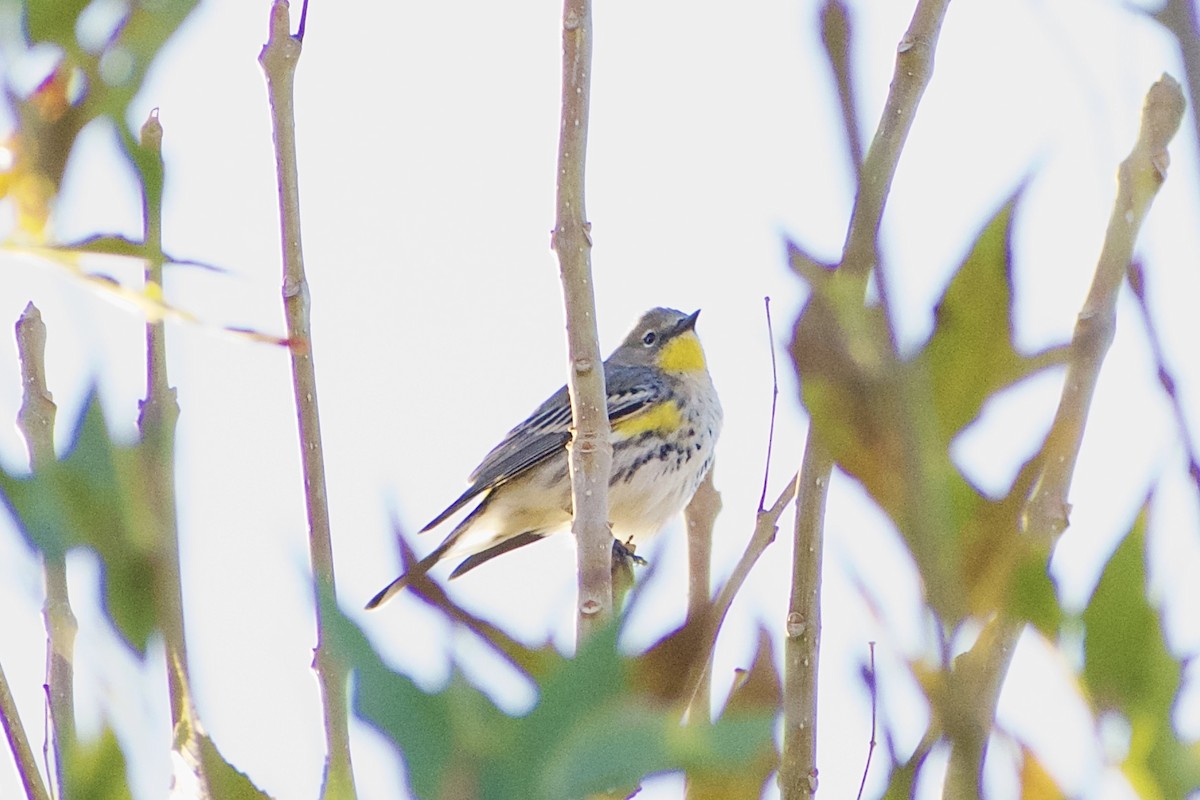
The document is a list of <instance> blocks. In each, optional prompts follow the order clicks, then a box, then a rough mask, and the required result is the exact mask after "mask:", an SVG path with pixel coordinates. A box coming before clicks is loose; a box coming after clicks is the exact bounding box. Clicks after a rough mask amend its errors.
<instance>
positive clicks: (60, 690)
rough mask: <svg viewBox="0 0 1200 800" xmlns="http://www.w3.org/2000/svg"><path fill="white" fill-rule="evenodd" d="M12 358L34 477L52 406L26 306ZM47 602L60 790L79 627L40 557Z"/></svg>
mask: <svg viewBox="0 0 1200 800" xmlns="http://www.w3.org/2000/svg"><path fill="white" fill-rule="evenodd" d="M17 353H18V354H19V356H20V359H21V385H22V387H23V389H24V391H23V394H22V398H21V409H20V411H18V412H17V427H18V428H20V430H21V435H22V436H23V437H24V438H25V447H26V448H27V449H28V451H29V466H30V467H31V468H32V469H33V470H34V471H35V472H36V471H37V470H39V469H42V468H43V467H45V466H46V465H47V464H50V463H52V462H53V461H54V418H55V416H56V413H57V410H58V409H57V406H55V404H54V398H53V396H52V395H51V394H50V389H49V388H48V387H47V385H46V324H45V323H44V322H43V321H42V314H41V312H40V311H38V309H37V306H35V305H34V304H33V303H29V304H28V305H26V306H25V311H24V312H22V314H21V317H20V319H18V320H17ZM42 558H43V563H42V569H43V571H44V572H45V576H46V602H45V605H43V606H42V618H43V620H44V621H45V625H46V687H47V694H48V697H49V701H50V729H51V735H52V747H53V750H54V770H53V775H54V784H55V785H57V786H58V787H60V791H61V787H62V785H63V753H64V751H65V750H66V749H67V748H69V747H70V746H71V745H72V744H73V743H74V741H75V674H74V673H75V664H74V661H75V633H76V631H78V629H79V624H78V623H77V622H76V621H75V614H74V612H73V611H72V610H71V599H70V597H69V595H68V592H67V562H66V557H65V556H64V555H62V554H46V553H44V554H43V556H42Z"/></svg>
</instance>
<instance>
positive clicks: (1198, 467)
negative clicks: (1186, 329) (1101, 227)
mask: <svg viewBox="0 0 1200 800" xmlns="http://www.w3.org/2000/svg"><path fill="white" fill-rule="evenodd" d="M1129 285H1130V287H1132V289H1133V296H1134V297H1136V298H1137V302H1138V308H1140V309H1141V310H1142V319H1143V321H1144V322H1145V323H1146V338H1147V339H1149V340H1150V352H1152V353H1153V354H1154V363H1155V364H1156V365H1157V368H1158V382H1159V383H1160V384H1162V387H1163V391H1164V392H1166V393H1167V397H1168V398H1169V399H1170V401H1171V410H1172V412H1173V413H1174V414H1175V424H1176V425H1177V426H1178V427H1179V438H1180V439H1182V440H1183V452H1184V455H1185V456H1186V457H1187V461H1188V475H1190V476H1191V478H1192V483H1193V484H1195V487H1196V494H1197V497H1200V458H1197V456H1196V448H1195V445H1194V444H1193V442H1194V441H1195V440H1194V439H1193V438H1192V433H1191V430H1190V428H1189V426H1188V421H1187V414H1186V413H1184V410H1183V401H1181V400H1180V399H1179V388H1178V386H1177V385H1176V383H1175V378H1174V377H1173V376H1172V375H1171V370H1170V369H1169V368H1168V367H1167V358H1166V353H1165V351H1164V350H1163V346H1162V340H1161V339H1160V338H1159V336H1158V326H1157V325H1155V324H1154V316H1153V315H1152V314H1151V313H1150V305H1149V303H1148V302H1147V300H1146V276H1145V272H1144V270H1143V269H1142V265H1141V263H1140V262H1138V261H1134V262H1131V263H1130V265H1129Z"/></svg>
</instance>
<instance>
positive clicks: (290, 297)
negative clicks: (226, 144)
mask: <svg viewBox="0 0 1200 800" xmlns="http://www.w3.org/2000/svg"><path fill="white" fill-rule="evenodd" d="M290 25H291V19H290V15H289V13H288V3H287V0H275V2H274V3H273V5H272V6H271V17H270V35H269V37H268V39H267V43H266V44H265V45H264V46H263V49H262V52H261V53H260V54H259V57H258V61H259V64H260V65H261V66H262V69H263V73H264V75H265V76H266V79H267V93H268V95H269V97H270V103H271V121H272V127H273V129H274V132H275V168H276V176H277V180H278V188H279V218H280V234H281V240H282V250H283V308H284V316H285V318H286V321H287V332H288V339H289V341H291V342H304V343H310V342H311V341H312V327H311V318H310V315H309V294H308V279H307V278H306V277H305V274H304V252H303V249H302V248H301V243H300V185H299V184H300V181H299V176H298V174H297V164H296V115H295V106H294V92H293V89H294V86H295V80H296V63H297V62H298V61H299V59H300V53H301V43H300V40H299V39H298V38H296V37H295V36H292V34H291V28H290ZM291 359H292V391H293V396H294V397H295V403H296V416H297V420H298V423H299V429H300V430H299V433H300V454H301V465H302V467H303V472H304V498H305V505H306V508H307V511H308V534H309V557H310V559H311V562H312V570H313V606H314V609H315V613H316V615H317V643H316V648H315V656H314V659H313V665H314V667H315V669H316V673H317V680H318V682H319V683H320V686H321V700H322V705H323V712H324V719H325V736H326V747H327V750H328V756H327V760H326V765H325V780H324V787H323V790H322V797H324V798H350V797H354V796H355V794H356V792H355V788H354V773H353V770H352V768H351V764H350V738H349V718H348V716H347V705H346V668H345V667H344V666H343V665H342V664H340V663H339V662H338V661H337V659H336V658H334V656H333V654H332V653H331V652H330V651H329V648H327V647H326V646H325V644H324V638H325V637H324V626H323V620H322V614H321V606H320V598H321V596H322V593H323V592H324V593H328V596H330V597H336V596H337V588H336V584H335V581H334V569H333V546H332V544H331V537H330V524H329V497H328V495H327V493H326V487H325V458H324V451H323V448H322V444H321V423H320V414H319V412H318V408H317V376H316V368H315V366H314V365H313V348H312V347H311V346H308V347H292V348H291Z"/></svg>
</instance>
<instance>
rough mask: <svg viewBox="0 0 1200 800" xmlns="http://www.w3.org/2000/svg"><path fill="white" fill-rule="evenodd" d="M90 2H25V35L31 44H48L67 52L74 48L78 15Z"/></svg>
mask: <svg viewBox="0 0 1200 800" xmlns="http://www.w3.org/2000/svg"><path fill="white" fill-rule="evenodd" d="M90 3H91V0H26V2H25V4H24V5H25V34H26V35H27V36H28V37H29V41H30V42H31V43H34V42H49V43H51V44H57V45H60V46H62V47H64V48H66V49H67V50H72V49H74V48H75V47H76V43H75V28H76V26H77V25H78V23H79V15H80V14H81V13H83V10H84V9H85V8H87V7H88V5H89V4H90Z"/></svg>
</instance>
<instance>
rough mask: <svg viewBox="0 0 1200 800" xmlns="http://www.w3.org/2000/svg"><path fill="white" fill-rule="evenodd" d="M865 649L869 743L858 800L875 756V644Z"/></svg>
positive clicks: (877, 695) (870, 643) (859, 785)
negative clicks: (869, 725)
mask: <svg viewBox="0 0 1200 800" xmlns="http://www.w3.org/2000/svg"><path fill="white" fill-rule="evenodd" d="M867 647H868V648H870V652H871V657H870V658H871V660H870V665H869V666H868V667H867V673H866V675H865V677H866V679H867V688H868V689H869V690H870V692H871V741H870V742H868V743H867V762H866V763H865V764H863V775H862V780H861V781H859V784H858V795H857V797H858V800H862V796H863V791H865V790H866V788H867V775H869V774H870V773H871V756H873V755H875V744H876V742H875V726H876V719H875V717H876V710H877V708H878V704H879V683H878V681H876V680H875V643H874V642H867Z"/></svg>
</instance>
